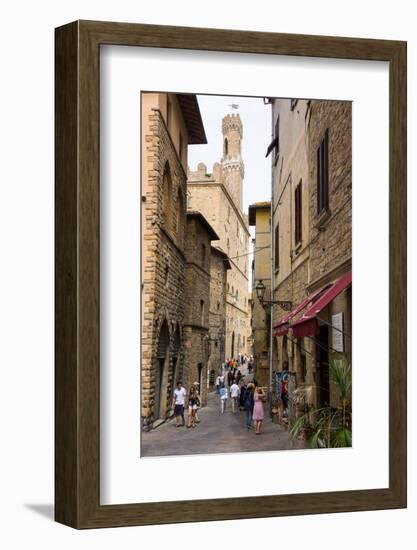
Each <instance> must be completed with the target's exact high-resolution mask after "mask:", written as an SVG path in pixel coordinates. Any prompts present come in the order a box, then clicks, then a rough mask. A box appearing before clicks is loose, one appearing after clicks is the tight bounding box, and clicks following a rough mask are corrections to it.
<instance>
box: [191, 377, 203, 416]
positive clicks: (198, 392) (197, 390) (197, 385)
mask: <svg viewBox="0 0 417 550" xmlns="http://www.w3.org/2000/svg"><path fill="white" fill-rule="evenodd" d="M193 385H194V387H195V391H196V392H197V397H198V405H197V408H196V410H195V414H194V419H195V421H196V424H200V419H199V418H198V411H199V410H200V407H201V399H200V384H199V383H198V382H194V384H193Z"/></svg>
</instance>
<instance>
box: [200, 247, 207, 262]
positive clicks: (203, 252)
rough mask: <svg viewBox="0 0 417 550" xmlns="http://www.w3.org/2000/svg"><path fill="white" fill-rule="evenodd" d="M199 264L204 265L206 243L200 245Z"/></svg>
mask: <svg viewBox="0 0 417 550" xmlns="http://www.w3.org/2000/svg"><path fill="white" fill-rule="evenodd" d="M201 265H202V266H203V267H204V266H205V265H206V245H205V244H204V243H203V244H202V245H201Z"/></svg>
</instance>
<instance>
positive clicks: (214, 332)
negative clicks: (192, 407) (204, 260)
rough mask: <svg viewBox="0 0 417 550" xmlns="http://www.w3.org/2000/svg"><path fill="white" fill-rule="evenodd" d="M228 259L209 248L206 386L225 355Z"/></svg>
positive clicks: (216, 371)
mask: <svg viewBox="0 0 417 550" xmlns="http://www.w3.org/2000/svg"><path fill="white" fill-rule="evenodd" d="M231 268H232V266H231V264H230V261H229V258H228V256H227V254H225V253H224V252H223V251H222V250H221V249H220V248H218V247H216V246H212V247H211V263H210V311H209V327H210V328H209V359H208V386H209V388H212V387H213V386H214V382H215V379H216V377H217V375H218V374H219V373H220V372H221V369H222V365H223V363H224V358H225V355H226V290H227V271H228V270H229V269H231Z"/></svg>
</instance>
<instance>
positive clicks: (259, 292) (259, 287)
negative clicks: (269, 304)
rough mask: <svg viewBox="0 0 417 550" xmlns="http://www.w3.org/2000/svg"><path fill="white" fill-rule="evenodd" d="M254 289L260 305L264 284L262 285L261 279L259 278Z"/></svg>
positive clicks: (262, 298) (264, 288) (262, 299)
mask: <svg viewBox="0 0 417 550" xmlns="http://www.w3.org/2000/svg"><path fill="white" fill-rule="evenodd" d="M255 290H256V296H257V297H258V300H259V302H260V303H261V305H263V301H264V295H265V290H266V286H265V285H264V282H263V281H262V279H259V281H258V284H257V285H256V286H255Z"/></svg>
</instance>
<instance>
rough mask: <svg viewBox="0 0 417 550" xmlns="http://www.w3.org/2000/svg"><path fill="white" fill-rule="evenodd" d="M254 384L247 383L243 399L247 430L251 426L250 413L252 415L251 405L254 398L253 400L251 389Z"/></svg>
mask: <svg viewBox="0 0 417 550" xmlns="http://www.w3.org/2000/svg"><path fill="white" fill-rule="evenodd" d="M254 388H255V386H254V385H253V384H248V387H247V388H246V391H245V400H244V408H245V411H246V427H247V429H248V430H250V429H251V427H252V415H253V406H254V400H253V390H254Z"/></svg>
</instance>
